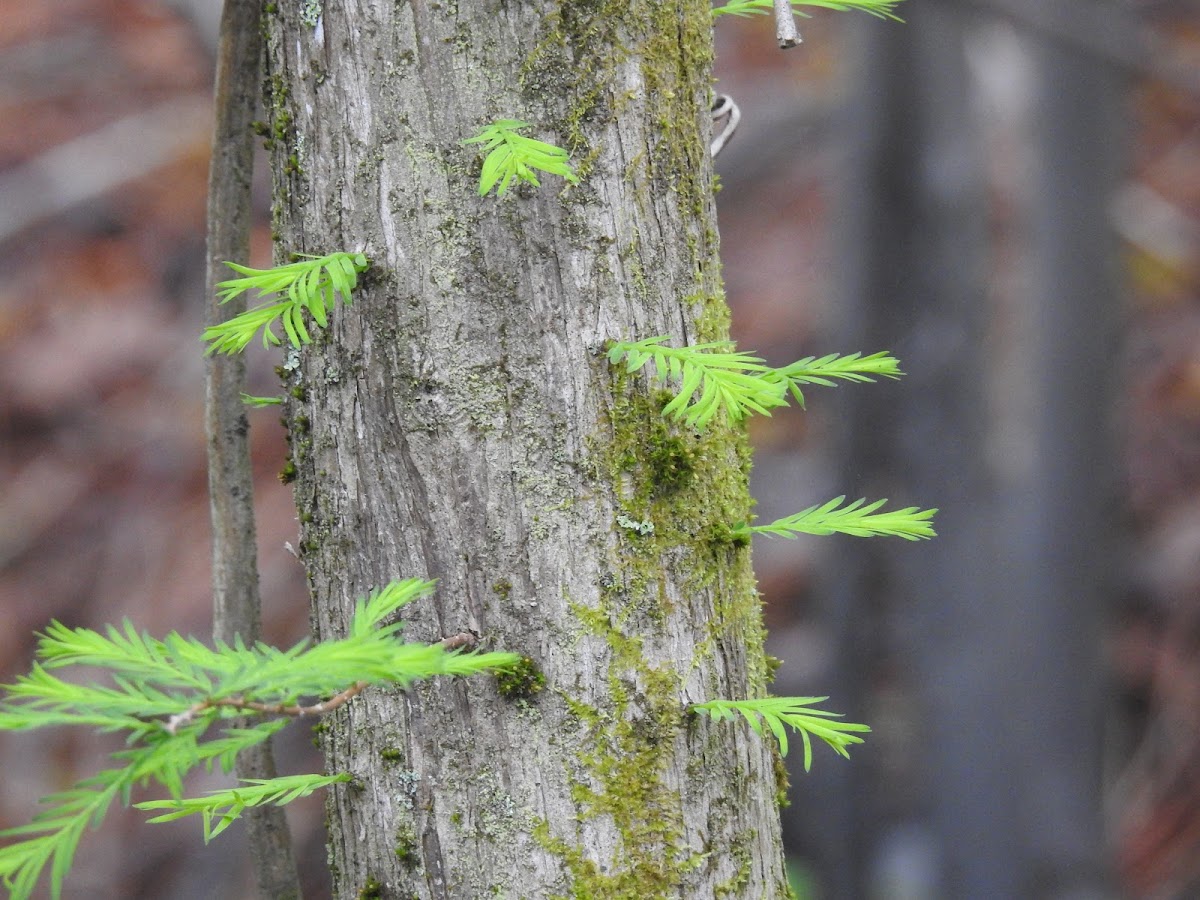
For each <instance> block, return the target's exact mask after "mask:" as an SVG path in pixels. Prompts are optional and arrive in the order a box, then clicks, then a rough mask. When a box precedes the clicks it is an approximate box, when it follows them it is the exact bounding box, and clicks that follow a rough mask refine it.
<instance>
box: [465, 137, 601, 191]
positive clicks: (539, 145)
mask: <svg viewBox="0 0 1200 900" xmlns="http://www.w3.org/2000/svg"><path fill="white" fill-rule="evenodd" d="M528 127H529V123H528V122H522V121H520V120H519V119H500V120H498V121H496V122H493V123H492V124H491V125H488V126H487V127H486V128H484V129H483V131H481V132H480V133H479V134H477V135H475V137H473V138H467V139H466V140H465V141H463V142H462V143H463V144H483V149H484V150H488V151H490V152H489V153H488V155H487V157H486V158H485V159H484V160H483V170H482V171H481V172H480V173H479V196H481V197H485V196H487V193H488V191H490V190H491V189H492V188H493V187H494V186H496V185H497V184H499V186H498V187H496V196H498V197H503V196H504V195H505V194H506V193H508V188H509V186H510V185H511V184H512V182H513V180H514V179H519V180H521V181H527V182H529V183H530V184H533V185H540V184H541V182H540V181H538V180H537V176H536V175H534V174H533V170H534V169H537V170H538V171H540V172H547V173H549V174H551V175H561V176H562V177H563V178H565V179H566V180H567V181H569V182H571V183H572V184H578V183H579V178H578V176H576V175H575V172H574V171H573V170H572V169H571V166H570V163H568V162H567V151H566V150H564V149H562V148H561V147H556V146H554V145H553V144H547V143H545V142H543V141H537V140H534V139H533V138H528V137H525V136H524V135H522V134H518V132H520V131H523V130H524V129H526V128H528Z"/></svg>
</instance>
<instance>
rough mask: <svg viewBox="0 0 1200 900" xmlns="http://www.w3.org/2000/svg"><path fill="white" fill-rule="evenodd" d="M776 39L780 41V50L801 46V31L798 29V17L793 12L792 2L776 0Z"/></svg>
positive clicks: (789, 0)
mask: <svg viewBox="0 0 1200 900" xmlns="http://www.w3.org/2000/svg"><path fill="white" fill-rule="evenodd" d="M775 37H776V39H777V40H778V41H779V49H780V50H787V49H789V48H791V47H796V46H798V45H799V44H800V30H799V29H798V28H796V15H795V13H793V12H792V4H791V0H775Z"/></svg>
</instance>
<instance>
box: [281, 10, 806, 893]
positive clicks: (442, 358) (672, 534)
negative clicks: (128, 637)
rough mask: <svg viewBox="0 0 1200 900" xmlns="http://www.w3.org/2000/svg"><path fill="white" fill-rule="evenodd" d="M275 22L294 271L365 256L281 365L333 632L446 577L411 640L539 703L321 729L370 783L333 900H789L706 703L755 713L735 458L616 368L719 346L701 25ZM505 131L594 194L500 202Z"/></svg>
mask: <svg viewBox="0 0 1200 900" xmlns="http://www.w3.org/2000/svg"><path fill="white" fill-rule="evenodd" d="M269 10H270V11H269V13H268V26H269V32H270V35H271V37H270V42H269V43H270V51H269V54H268V63H267V65H268V79H267V91H268V94H269V96H268V102H269V103H270V104H271V116H272V120H271V123H270V124H271V131H272V136H273V140H274V162H275V170H276V188H275V194H276V207H275V211H276V224H275V227H276V232H277V237H278V240H279V242H280V245H281V247H282V248H286V250H288V251H298V252H306V253H326V252H330V251H332V250H341V249H345V250H362V251H363V252H365V253H366V254H367V256H368V257H369V258H370V259H371V261H372V263H373V266H372V269H371V270H370V272H369V273H368V276H367V280H366V282H365V284H364V286H363V288H362V290H360V292H359V293H358V294H357V295H356V299H355V302H354V305H353V306H352V307H349V308H345V307H342V308H339V309H338V310H336V311H335V312H334V314H333V315H332V317H331V321H330V327H329V328H328V329H326V330H324V331H322V332H321V333H320V334H319V335H317V337H316V340H315V342H314V343H313V344H312V345H310V346H308V347H306V348H305V349H304V350H303V351H302V352H300V353H299V354H296V355H294V356H293V360H295V359H296V358H297V357H298V363H295V362H294V361H289V362H288V363H285V365H284V367H283V369H282V370H281V371H282V372H284V373H285V375H286V378H287V383H288V389H289V393H290V396H291V398H292V399H291V401H290V405H289V410H288V416H289V419H290V427H291V443H292V455H293V462H294V464H295V471H296V500H297V506H298V509H299V515H300V521H301V526H302V542H301V555H302V557H303V560H304V563H305V565H306V567H307V570H308V573H309V579H310V583H311V585H312V592H313V603H314V621H315V630H316V631H317V633H318V635H319V636H322V637H325V636H336V635H341V634H343V633H344V632H345V628H346V623H347V621H348V618H349V616H350V613H351V611H352V609H353V603H354V600H355V598H356V597H360V596H362V595H364V594H365V593H367V592H368V591H369V590H370V589H372V588H374V587H378V586H380V585H382V584H384V583H386V582H387V581H389V580H391V579H395V578H400V577H415V576H421V577H432V578H436V579H437V580H438V591H437V594H436V596H435V597H434V598H432V599H430V600H425V601H422V602H421V603H419V604H415V605H414V606H412V607H410V608H409V609H407V610H406V611H405V619H406V623H407V624H406V629H405V632H406V634H407V635H408V637H409V638H412V639H420V640H424V641H431V640H436V639H438V638H440V637H442V636H444V635H449V634H454V633H458V632H461V631H464V630H470V631H474V632H477V633H478V635H479V637H480V644H481V646H482V647H485V648H494V649H504V650H510V651H516V652H519V653H522V654H524V655H526V656H528V657H529V658H530V659H531V660H532V662H533V664H534V665H535V666H536V669H537V673H540V675H541V676H544V679H545V681H544V689H542V690H537V688H538V687H539V684H540V681H539V678H538V677H537V673H535V672H528V673H526V674H527V675H529V678H528V679H527V680H526V683H525V684H523V685H522V684H514V683H513V682H512V681H509V682H506V683H505V684H504V685H503V687H504V690H503V691H502V690H501V689H500V688H501V685H499V683H498V682H497V681H496V680H495V679H483V678H478V679H474V680H471V681H469V682H468V681H450V680H442V681H439V682H437V683H431V684H426V685H422V686H420V687H417V688H414V689H412V690H409V691H407V692H401V691H384V690H370V691H367V692H365V693H364V694H363V695H362V696H361V697H359V698H358V699H356V700H355V702H353V703H351V704H349V705H348V706H347V707H346V708H345V709H344V710H343V711H341V712H339V713H338V714H337V715H335V716H333V717H332V718H331V719H330V721H329V722H328V723H327V724H326V726H325V728H324V729H323V736H322V743H323V747H324V751H325V754H326V757H327V760H328V765H329V768H330V770H332V771H349V772H351V773H353V775H354V776H355V781H354V782H353V783H351V784H349V785H346V786H344V788H343V787H342V786H339V788H340V789H338V790H335V791H334V792H333V794H332V795H331V799H330V813H331V817H330V818H331V832H332V833H331V836H330V843H331V860H332V866H333V877H334V884H335V892H336V895H337V896H339V897H356V896H380V897H420V898H465V900H476V898H479V897H485V896H501V897H513V898H515V897H530V898H543V897H559V896H561V897H596V898H600V897H622V898H638V900H644V898H656V897H686V898H696V897H721V896H730V897H762V896H767V897H778V896H785V895H786V893H787V889H786V886H785V885H784V875H783V865H782V858H781V850H780V841H779V826H778V814H777V810H776V795H777V791H778V789H779V786H778V784H777V775H776V771H777V766H776V765H775V763H776V760H774V759H773V758H772V753H773V752H774V751H773V750H771V749H770V748H769V747H767V746H766V745H765V744H764V742H763V741H762V740H760V739H759V738H758V736H756V735H754V734H753V733H752V732H750V731H749V730H748V729H747V728H745V727H744V725H731V724H728V723H722V724H716V723H711V722H708V721H703V722H702V721H698V720H697V719H696V718H695V717H694V716H689V715H687V714H686V711H685V709H686V705H687V704H688V703H691V702H696V701H701V700H705V699H710V698H713V697H718V696H720V697H746V696H756V695H758V694H760V693H761V692H762V691H763V690H764V687H765V682H766V673H765V657H764V655H763V651H762V624H761V615H760V609H759V601H758V597H757V594H756V592H755V588H754V580H753V576H752V573H751V570H750V560H749V552H748V550H747V548H746V547H744V546H739V545H738V544H737V543H736V542H734V541H732V540H731V539H730V531H729V529H728V527H727V526H729V525H731V524H733V523H735V522H737V521H738V520H742V519H745V518H746V517H747V515H748V512H749V505H750V502H749V497H748V493H747V485H746V473H747V469H748V452H747V447H746V444H745V440H744V435H743V434H742V433H741V431H740V430H739V429H731V428H728V427H726V426H725V425H716V426H715V427H711V428H710V429H709V430H708V431H706V432H705V433H704V434H703V435H698V434H695V433H693V432H690V431H686V430H677V429H676V428H675V427H674V426H670V425H668V424H667V423H666V422H665V420H664V419H663V418H662V417H661V416H660V412H659V411H660V409H661V405H662V402H663V399H662V395H661V392H656V391H655V390H653V388H652V387H651V386H648V385H647V384H645V383H644V382H643V380H642V379H641V378H640V377H633V376H625V375H622V374H620V373H619V372H618V371H616V370H615V369H613V368H612V367H610V366H609V364H608V363H607V361H606V360H605V358H604V355H603V352H602V351H603V349H604V347H605V342H606V341H608V340H611V339H631V338H639V337H649V336H653V335H658V334H670V335H672V336H673V337H674V339H675V341H677V342H688V343H691V342H696V341H701V340H713V339H720V338H723V337H725V336H726V334H727V331H726V328H727V318H728V317H727V310H726V307H725V303H724V299H723V296H722V293H721V283H720V276H719V265H718V259H717V234H716V225H715V218H714V211H713V203H712V194H713V184H712V170H711V165H710V161H709V156H708V152H707V146H708V139H709V122H708V109H709V83H710V63H711V57H712V43H711V28H712V26H711V20H710V16H709V11H708V3H707V2H702V0H686V2H683V0H681V2H678V3H661V2H655V0H632V2H620V3H575V2H565V0H560V2H553V0H540V2H525V0H523V2H520V3H507V2H494V3H487V4H483V3H480V4H474V3H472V4H465V3H464V4H462V5H461V6H460V5H459V4H458V3H455V2H444V3H437V2H429V0H409V2H407V3H377V4H353V5H350V4H333V3H328V4H325V5H324V7H323V11H322V7H321V5H320V4H316V3H307V4H294V3H286V4H283V3H281V4H279V5H278V7H275V6H274V4H271V5H269ZM318 13H321V14H320V15H318ZM501 118H523V119H526V120H528V121H530V122H532V123H534V127H533V128H532V129H531V130H530V132H529V134H530V135H531V136H534V137H537V138H539V139H542V140H547V141H550V142H553V143H557V144H559V145H562V146H565V147H567V148H568V149H569V150H570V151H571V153H572V157H573V160H574V162H575V164H576V166H577V169H578V173H579V175H580V176H581V183H580V184H579V185H578V186H567V185H566V184H565V183H564V181H563V180H562V179H560V178H557V177H554V176H545V177H544V178H543V179H542V182H543V183H542V186H541V187H540V188H534V187H532V186H521V187H519V188H516V189H514V190H512V191H511V192H510V193H509V194H508V195H507V196H505V197H503V198H496V197H488V198H480V197H479V196H478V195H477V190H476V185H477V182H478V174H479V168H480V163H481V153H480V152H479V150H478V149H477V145H470V146H467V147H464V146H462V145H461V144H460V141H461V140H462V139H463V138H467V137H470V136H472V135H474V134H475V133H477V132H478V131H479V130H480V128H481V127H482V126H484V125H485V124H487V123H489V122H491V121H493V120H496V119H501ZM626 516H627V517H628V519H624V518H623V517H626ZM618 518H621V519H622V521H629V520H634V521H637V522H645V521H649V522H652V523H653V525H654V530H653V533H651V534H641V533H638V531H636V530H632V529H629V528H627V527H623V526H622V525H620V524H619V522H618ZM502 694H504V695H506V696H502Z"/></svg>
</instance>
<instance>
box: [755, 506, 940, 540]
mask: <svg viewBox="0 0 1200 900" xmlns="http://www.w3.org/2000/svg"><path fill="white" fill-rule="evenodd" d="M845 499H846V498H845V497H844V496H842V497H834V498H833V499H832V500H830V501H829V502H828V503H823V504H819V505H817V506H810V507H809V508H808V509H804V510H801V511H800V512H798V513H795V514H793V515H790V516H785V517H784V518H782V519H776V520H775V521H774V522H772V523H770V524H769V525H747V524H746V523H745V522H741V523H739V524H737V525H736V526H734V529H733V533H734V535H736V536H749V535H751V534H769V535H774V536H775V537H785V538H794V537H795V536H796V535H797V534H820V535H824V534H849V535H852V536H854V537H881V536H890V537H900V538H904V539H905V540H906V541H922V540H927V539H929V538H932V537H936V536H937V532H936V531H934V530H933V522H932V521H931V520H932V519H933V517H934V515H935V514H936V513H937V510H936V509H918V508H917V507H915V506H908V507H905V508H904V509H893V510H889V511H887V512H876V510H877V509H879V508H880V507H882V506H883V504H885V503H887V500H876V501H875V502H873V503H867V501H866V500H855V501H854V502H853V503H848V504H846V505H845V506H842V507H841V509H839V508H838V507H839V506H841V504H842V503H843V502H844V501H845ZM863 504H866V505H865V506H864V505H863Z"/></svg>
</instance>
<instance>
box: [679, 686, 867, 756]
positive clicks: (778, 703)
mask: <svg viewBox="0 0 1200 900" xmlns="http://www.w3.org/2000/svg"><path fill="white" fill-rule="evenodd" d="M828 699H829V698H828V697H764V698H761V699H758V700H709V701H708V702H707V703H696V704H693V705H692V706H691V707H690V708H691V709H692V711H694V712H698V713H704V714H705V715H708V716H711V717H712V718H713V719H714V720H715V721H717V722H721V721H724V720H726V719H733V718H735V716H734V713H740V714H741V715H742V717H743V718H745V720H746V721H747V722H749V723H750V727H751V728H753V729H754V730H755V731H756V732H758V733H759V734H765V732H764V731H763V722H766V723H767V727H768V728H769V729H770V730H771V733H772V734H773V735H775V739H776V740H778V741H779V752H780V753H782V754H783V755H784V756H787V752H788V737H787V731H786V730H785V729H784V726H785V725H786V726H788V727H789V728H791V729H792V730H793V731H798V732H799V733H800V738H801V739H802V740H803V741H804V771H805V772H808V771H810V770H811V769H812V741H811V739H810V737H809V735H812V736H813V737H818V738H820V739H821V740H823V741H824V742H825V743H827V744H828V745H829V746H830V747H832V748H833V749H834V750H836V751H837V752H838V753H839V754H841V755H842V756H844V757H846V758H847V759H849V758H850V753H849V751H848V750H847V749H846V748H847V747H849V745H851V744H861V743H862V742H863V739H862V738H860V737H859V736H858V733H861V732H867V731H870V730H871V729H870V728H869V727H868V726H866V725H855V724H853V723H851V722H837V721H834V720H835V719H839V718H841V713H833V712H828V711H826V710H823V709H812V708H811V707H812V705H813V704H814V703H822V702H824V701H825V700H828Z"/></svg>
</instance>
